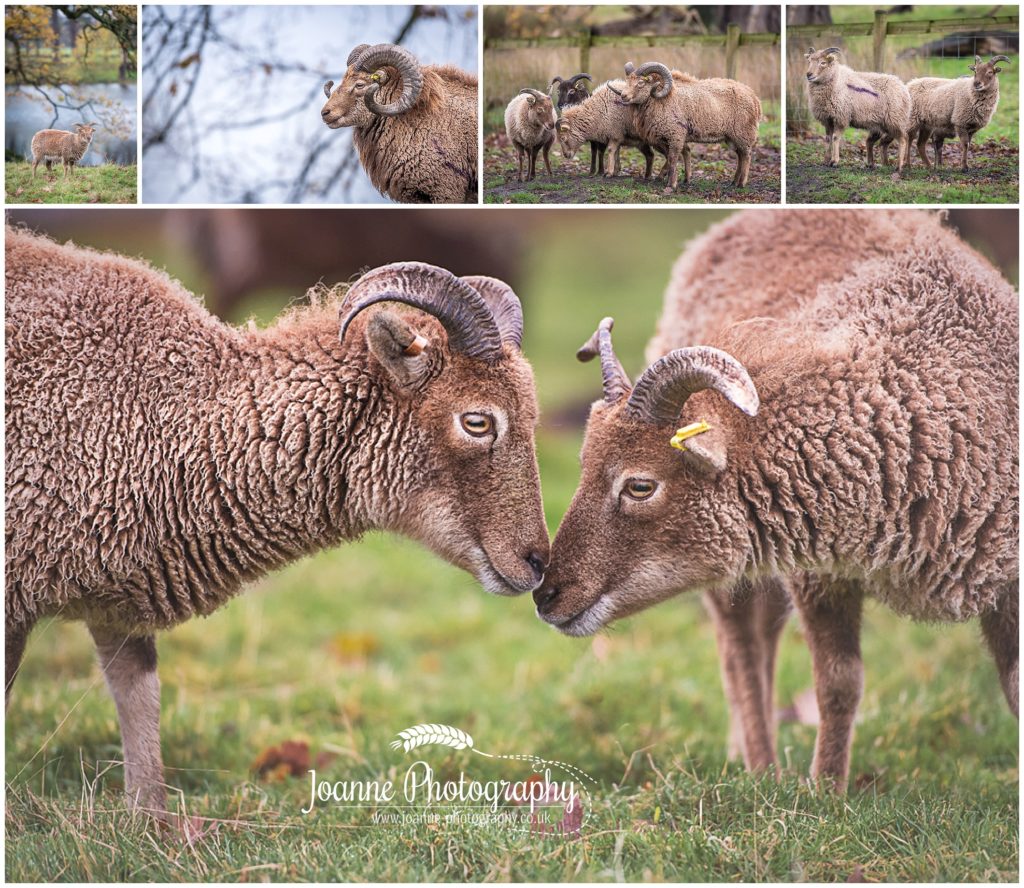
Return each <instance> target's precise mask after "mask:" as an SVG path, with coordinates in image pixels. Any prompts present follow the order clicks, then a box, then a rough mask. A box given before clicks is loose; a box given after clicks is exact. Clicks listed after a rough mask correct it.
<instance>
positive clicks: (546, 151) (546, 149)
mask: <svg viewBox="0 0 1024 888" xmlns="http://www.w3.org/2000/svg"><path fill="white" fill-rule="evenodd" d="M553 144H554V142H553V141H551V142H545V143H544V167H545V169H547V171H548V175H549V176H551V175H554V174H553V173H552V172H551V157H550V155H551V146H552V145H553Z"/></svg>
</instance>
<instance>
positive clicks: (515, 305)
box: [461, 274, 523, 351]
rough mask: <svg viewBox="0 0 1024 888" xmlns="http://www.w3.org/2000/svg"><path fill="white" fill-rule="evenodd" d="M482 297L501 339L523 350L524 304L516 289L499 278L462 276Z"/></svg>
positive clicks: (475, 275) (476, 275)
mask: <svg viewBox="0 0 1024 888" xmlns="http://www.w3.org/2000/svg"><path fill="white" fill-rule="evenodd" d="M461 280H463V281H464V282H465V283H467V284H469V285H470V286H471V287H472V288H473V289H474V290H476V291H477V293H479V294H480V295H481V296H482V297H483V300H484V302H486V303H487V307H488V308H489V309H490V310H491V314H492V315H493V316H494V322H495V323H496V324H497V325H498V333H499V334H500V335H501V341H502V342H507V343H509V344H511V345H514V346H515V347H516V348H517V349H518V350H519V351H522V350H523V306H522V303H521V302H520V301H519V297H518V296H516V294H515V291H514V290H513V289H512V288H511V287H510V286H509V285H508V284H506V283H505V282H504V281H499V280H498V279H497V278H492V277H485V276H484V275H479V274H474V275H467V276H463V277H462V278H461Z"/></svg>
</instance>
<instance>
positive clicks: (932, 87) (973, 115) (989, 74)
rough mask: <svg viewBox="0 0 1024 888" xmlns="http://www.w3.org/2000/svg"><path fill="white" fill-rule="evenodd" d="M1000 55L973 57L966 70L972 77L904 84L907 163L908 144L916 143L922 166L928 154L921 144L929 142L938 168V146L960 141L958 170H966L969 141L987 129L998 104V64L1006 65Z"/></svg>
mask: <svg viewBox="0 0 1024 888" xmlns="http://www.w3.org/2000/svg"><path fill="white" fill-rule="evenodd" d="M1009 61H1010V60H1009V59H1008V58H1007V57H1006V56H1004V55H999V56H993V57H992V58H991V59H989V61H987V62H983V61H982V60H981V56H975V57H974V64H973V65H968V68H969V69H970V70H971V71H973V72H974V76H973V77H959V78H957V79H956V80H947V79H946V78H944V77H918V78H917V79H916V80H911V81H910V82H909V83H908V84H907V89H908V90H910V98H911V101H912V103H913V106H912V110H911V120H910V134H909V136H908V138H907V164H908V165H909V164H910V162H911V159H910V155H911V151H912V147H911V146H912V144H913V142H914V140H915V139H916V140H917V153H918V154H920V155H921V160H922V161H923V162H924V165H925V166H930V164H929V163H928V153H927V151H926V150H925V144H926V143H927V142H928V140H929V139H931V142H932V149H933V150H934V152H935V166H936V167H939V166H942V143H943V142H944V141H945V140H946V139H953V138H957V139H959V140H960V169H962V170H966V169H967V153H968V151H969V149H970V146H971V139H972V138H973V137H974V134H975V133H976V132H978V130H980V129H982V128H984V127H986V126H988V124H989V121H990V120H992V115H993V114H995V111H996V105H997V104H998V103H999V76H998V75H999V74H1000V73H1001V72H1002V70H1003V69H1002V68H1000V67H998V63H999V62H1007V63H1008V62H1009Z"/></svg>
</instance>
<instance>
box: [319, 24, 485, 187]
mask: <svg viewBox="0 0 1024 888" xmlns="http://www.w3.org/2000/svg"><path fill="white" fill-rule="evenodd" d="M346 65H347V70H346V72H345V76H344V78H343V79H342V81H341V83H340V84H339V85H338V86H337V87H335V85H334V81H333V80H328V81H327V82H326V83H325V84H324V94H325V96H326V97H327V102H326V103H325V104H324V106H323V108H322V109H321V111H320V116H321V118H322V119H323V122H324V123H325V124H326V125H327V126H329V127H330V128H331V129H338V128H340V127H352V128H353V136H352V141H353V143H354V144H355V146H356V150H357V151H358V152H359V159H360V162H361V163H362V166H363V169H364V170H365V171H366V174H367V176H368V177H369V179H370V181H371V182H372V183H373V186H374V187H375V188H376V189H377V190H378V191H380V192H381V194H383V195H385V196H386V197H390V198H391V199H392V200H396V201H399V202H400V203H475V202H476V199H477V141H478V139H477V133H478V124H477V107H478V100H477V80H476V77H474V76H473V75H471V74H468V73H466V72H465V71H461V70H459V69H458V68H455V67H453V66H451V65H423V64H421V63H420V61H419V59H417V58H416V56H414V55H413V54H412V53H411V52H409V50H407V49H405V48H404V47H401V46H397V45H395V44H392V43H380V44H376V45H374V46H371V45H369V44H366V43H362V44H360V45H359V46H357V47H355V48H354V49H353V50H352V52H351V53H349V56H348V60H347V62H346Z"/></svg>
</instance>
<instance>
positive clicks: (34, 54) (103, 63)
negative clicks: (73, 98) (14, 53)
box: [4, 46, 138, 85]
mask: <svg viewBox="0 0 1024 888" xmlns="http://www.w3.org/2000/svg"><path fill="white" fill-rule="evenodd" d="M23 53H24V56H25V67H26V68H27V69H28V70H30V71H31V70H37V69H38V61H42V62H43V63H45V64H47V65H49V66H50V67H49V68H48V71H50V72H51V73H50V76H49V78H48V82H53V81H59V82H61V83H73V84H76V85H79V84H83V83H117V82H118V74H119V71H120V65H121V53H120V52H119V51H117V50H111V49H98V48H93V49H92V50H90V52H89V54H88V56H86V55H85V54H83V53H82V51H81V50H78V51H76V52H74V53H72V51H71V49H70V48H68V47H66V46H64V47H61V49H60V57H59V59H58V62H57V66H56V68H54V61H53V51H52V50H51V49H49V48H46V49H27V50H23ZM126 79H127V80H129V81H132V80H136V79H138V71H137V70H136V68H134V67H130V68H129V69H128V71H127V78H126ZM4 81H5V83H7V84H8V85H13V84H16V83H17V80H15V79H14V76H13V75H12V74H10V73H8V74H6V75H5V77H4Z"/></svg>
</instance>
